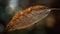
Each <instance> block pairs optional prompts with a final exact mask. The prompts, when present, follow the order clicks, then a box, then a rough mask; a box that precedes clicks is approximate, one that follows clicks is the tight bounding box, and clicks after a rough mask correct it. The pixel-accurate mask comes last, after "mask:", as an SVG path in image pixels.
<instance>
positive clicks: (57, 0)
mask: <svg viewBox="0 0 60 34" xmlns="http://www.w3.org/2000/svg"><path fill="white" fill-rule="evenodd" d="M36 5H44V6H47V7H49V8H60V0H0V33H1V34H4V33H5V32H4V29H5V27H6V25H7V24H8V23H9V21H10V20H11V18H12V17H13V16H14V15H15V14H16V13H18V12H19V11H21V10H24V9H26V8H28V7H30V6H36ZM51 20H52V21H51ZM55 20H56V22H55ZM43 21H45V22H46V24H45V26H42V27H40V26H39V27H40V29H39V27H35V28H34V29H32V30H31V31H26V30H19V31H14V33H12V32H11V34H16V33H18V34H58V33H60V10H53V11H52V12H51V13H50V14H49V16H48V17H47V18H46V20H43ZM52 22H54V23H52ZM43 23H44V22H43ZM55 23H56V25H55V27H54V28H53V27H52V28H51V24H52V26H53V25H54V24H55ZM23 32H24V33H23ZM6 34H9V33H6Z"/></svg>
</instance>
